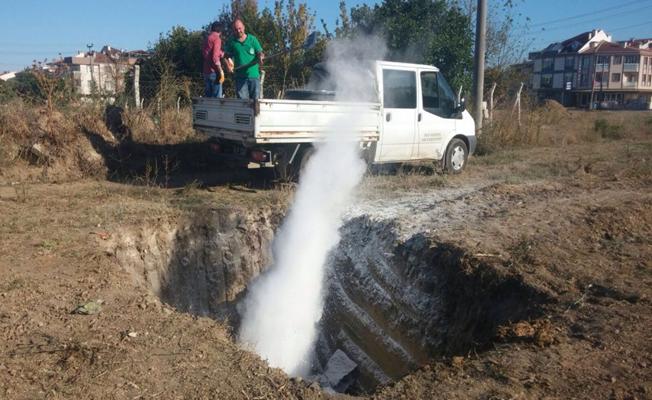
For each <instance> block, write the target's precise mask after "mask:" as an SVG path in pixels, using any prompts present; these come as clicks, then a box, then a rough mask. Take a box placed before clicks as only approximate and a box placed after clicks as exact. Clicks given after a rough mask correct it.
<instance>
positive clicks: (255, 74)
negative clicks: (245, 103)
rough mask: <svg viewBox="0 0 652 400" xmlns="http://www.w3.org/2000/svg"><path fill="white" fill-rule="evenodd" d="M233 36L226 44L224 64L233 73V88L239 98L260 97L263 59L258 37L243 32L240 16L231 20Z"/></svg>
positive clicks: (263, 55)
mask: <svg viewBox="0 0 652 400" xmlns="http://www.w3.org/2000/svg"><path fill="white" fill-rule="evenodd" d="M233 33H234V38H233V39H231V40H229V42H228V43H227V44H226V47H225V49H224V52H225V54H226V58H227V60H226V65H227V69H228V70H229V72H234V73H235V90H236V94H237V96H238V98H239V99H258V98H260V65H261V64H262V63H263V60H264V59H265V54H264V53H263V48H262V47H261V45H260V42H259V41H258V39H257V38H256V37H255V36H254V35H252V34H247V33H245V26H244V23H243V22H242V20H241V19H240V18H236V19H235V21H233Z"/></svg>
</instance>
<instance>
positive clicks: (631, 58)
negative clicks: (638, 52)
mask: <svg viewBox="0 0 652 400" xmlns="http://www.w3.org/2000/svg"><path fill="white" fill-rule="evenodd" d="M638 61H639V58H638V56H625V64H638Z"/></svg>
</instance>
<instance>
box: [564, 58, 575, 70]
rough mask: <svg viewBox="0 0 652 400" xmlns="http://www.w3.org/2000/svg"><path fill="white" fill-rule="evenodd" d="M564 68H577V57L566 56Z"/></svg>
mask: <svg viewBox="0 0 652 400" xmlns="http://www.w3.org/2000/svg"><path fill="white" fill-rule="evenodd" d="M564 69H566V70H569V69H575V57H566V59H565V60H564Z"/></svg>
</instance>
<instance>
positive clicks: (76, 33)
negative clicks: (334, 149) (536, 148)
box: [0, 0, 652, 71]
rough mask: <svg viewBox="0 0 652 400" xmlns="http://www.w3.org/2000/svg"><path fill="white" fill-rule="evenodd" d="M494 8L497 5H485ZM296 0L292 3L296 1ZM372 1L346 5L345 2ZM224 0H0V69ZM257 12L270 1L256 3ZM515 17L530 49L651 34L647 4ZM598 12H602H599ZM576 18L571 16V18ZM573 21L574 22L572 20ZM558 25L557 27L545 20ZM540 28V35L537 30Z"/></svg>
mask: <svg viewBox="0 0 652 400" xmlns="http://www.w3.org/2000/svg"><path fill="white" fill-rule="evenodd" d="M488 1H489V7H490V9H498V7H499V5H500V4H501V3H502V2H503V0H488ZM299 2H301V0H297V3H299ZM306 2H307V4H308V6H309V8H310V9H311V10H312V11H313V12H315V14H316V17H317V20H316V21H317V23H316V26H317V28H320V27H321V24H320V23H319V22H318V21H319V20H320V19H324V20H325V21H326V22H327V23H328V24H329V25H331V26H333V25H334V24H335V20H336V18H337V15H338V7H337V4H338V1H337V0H307V1H306ZM363 2H364V3H368V4H374V3H377V2H378V0H348V1H347V5H348V6H352V5H356V4H360V3H363ZM226 3H229V2H228V1H227V0H184V1H180V0H176V1H173V0H110V1H106V0H105V1H97V0H86V1H72V0H4V1H2V4H0V71H9V70H18V69H22V68H23V67H25V66H28V65H29V64H31V62H32V60H35V59H36V60H43V59H45V58H47V59H53V58H56V57H57V55H58V54H59V53H61V54H62V55H64V56H68V55H73V54H74V53H76V52H77V51H82V50H86V45H87V44H91V43H92V44H93V45H94V49H96V50H99V49H100V48H101V47H102V46H104V45H105V44H109V45H112V46H113V47H116V48H124V49H128V50H137V49H145V48H147V47H148V45H149V44H150V43H153V42H155V41H156V39H157V38H158V35H159V33H161V32H167V31H168V30H169V29H170V28H171V27H172V26H174V25H182V26H185V27H186V28H188V29H191V30H194V29H200V28H201V27H202V26H203V25H206V24H207V23H208V22H210V21H211V20H213V18H214V17H215V16H217V15H218V14H219V12H220V11H221V10H222V7H223V6H224V4H226ZM259 4H260V7H261V8H263V7H265V6H270V7H272V6H273V0H261V1H259ZM515 4H516V9H515V10H516V11H517V12H518V13H520V14H521V17H520V18H525V17H526V16H527V17H530V19H531V22H530V24H531V25H532V28H531V29H529V30H527V31H523V32H522V34H523V36H524V37H526V38H528V39H529V41H530V43H531V48H532V49H539V48H542V47H544V46H545V45H547V44H548V43H550V42H553V41H558V40H563V39H565V38H568V37H571V36H574V35H575V34H577V33H581V32H583V31H587V30H590V29H593V28H602V29H605V30H606V31H607V32H609V33H612V34H613V36H614V38H615V39H628V38H630V37H652V0H636V1H631V0H590V1H589V0H545V1H544V0H516V1H515ZM601 10H605V11H601ZM578 15H579V17H576V16H578ZM573 17H576V18H573ZM550 21H558V22H554V23H552V22H550ZM542 28H545V29H546V30H544V31H542Z"/></svg>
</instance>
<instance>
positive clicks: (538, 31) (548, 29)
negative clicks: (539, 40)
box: [523, 10, 640, 36]
mask: <svg viewBox="0 0 652 400" xmlns="http://www.w3.org/2000/svg"><path fill="white" fill-rule="evenodd" d="M639 12H640V11H639V10H628V11H624V12H621V13H617V14H612V15H608V16H604V17H599V18H592V19H587V20H584V21H576V22H573V23H572V24H570V25H563V26H555V27H552V28H542V29H539V30H535V31H530V32H527V33H524V34H523V35H524V36H534V35H538V34H540V33H542V32H554V31H559V30H563V29H568V28H572V27H575V26H577V25H578V24H586V23H593V22H596V21H603V20H605V19H613V18H614V17H620V16H624V15H628V14H632V13H639ZM528 28H529V27H528ZM526 29H527V28H526ZM608 31H611V30H608Z"/></svg>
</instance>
